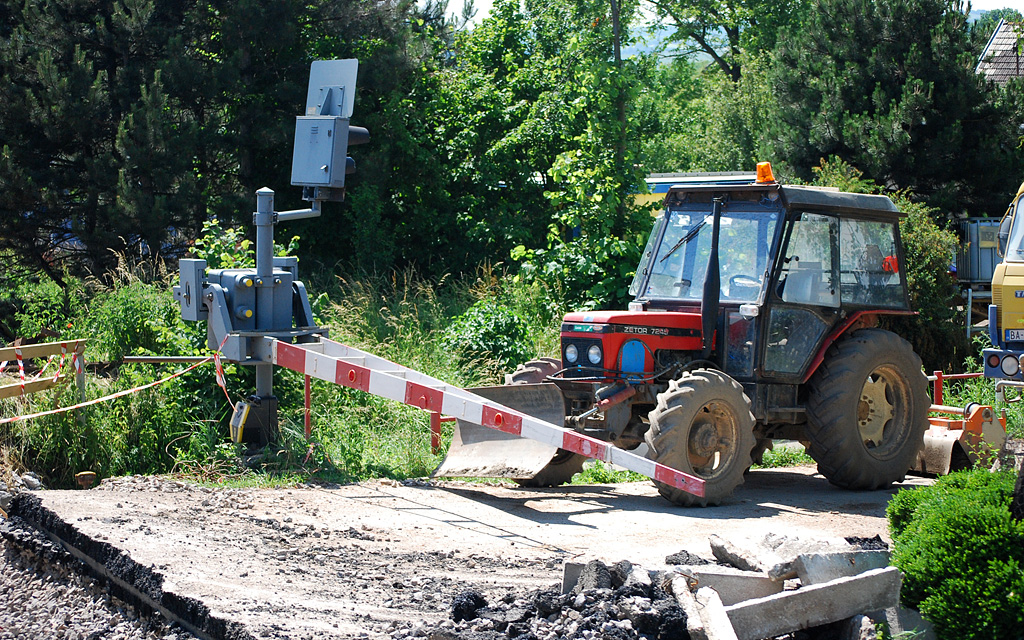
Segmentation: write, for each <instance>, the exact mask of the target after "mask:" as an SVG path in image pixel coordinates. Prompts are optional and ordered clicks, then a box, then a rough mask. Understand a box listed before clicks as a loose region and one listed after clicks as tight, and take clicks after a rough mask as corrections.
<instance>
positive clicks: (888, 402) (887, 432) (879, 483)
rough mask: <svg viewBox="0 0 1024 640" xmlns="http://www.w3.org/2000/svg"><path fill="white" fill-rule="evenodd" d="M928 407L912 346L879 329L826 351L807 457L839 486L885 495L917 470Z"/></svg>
mask: <svg viewBox="0 0 1024 640" xmlns="http://www.w3.org/2000/svg"><path fill="white" fill-rule="evenodd" d="M929 404H930V403H929V401H928V382H927V379H926V378H925V376H924V373H923V372H922V371H921V358H919V357H918V356H917V354H916V353H914V349H913V348H912V347H911V346H910V343H908V342H907V341H906V340H904V339H903V338H901V337H899V336H897V335H896V334H894V333H891V332H889V331H884V330H882V329H861V330H860V331H856V332H854V333H853V334H852V335H851V336H850V337H848V338H845V339H843V340H840V341H839V342H837V343H835V344H834V345H832V346H831V347H829V349H828V352H827V353H826V355H825V360H824V362H822V364H821V366H820V367H819V368H818V370H817V371H816V372H815V373H814V376H813V377H812V378H811V380H810V394H809V397H808V400H807V438H808V440H810V447H809V448H808V453H809V454H810V455H811V457H812V458H814V459H815V461H817V463H818V471H820V472H821V474H822V475H823V476H825V477H826V478H828V481H829V482H831V483H832V484H834V485H837V486H840V487H843V488H846V489H855V490H864V489H881V488H883V487H887V486H889V485H890V484H892V483H893V482H896V481H899V480H902V479H903V477H904V476H905V475H906V473H907V471H908V470H909V469H910V468H911V466H913V464H914V460H915V458H916V457H917V452H918V450H919V449H920V448H921V446H922V443H923V441H924V432H925V431H926V430H927V429H928V406H929Z"/></svg>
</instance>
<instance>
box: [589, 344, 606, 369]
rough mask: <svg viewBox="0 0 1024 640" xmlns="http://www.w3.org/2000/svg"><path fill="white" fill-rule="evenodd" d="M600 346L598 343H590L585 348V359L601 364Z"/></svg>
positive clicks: (591, 362)
mask: <svg viewBox="0 0 1024 640" xmlns="http://www.w3.org/2000/svg"><path fill="white" fill-rule="evenodd" d="M601 356H602V354H601V347H600V346H599V345H596V344H593V345H590V348H589V349H587V360H590V364H601Z"/></svg>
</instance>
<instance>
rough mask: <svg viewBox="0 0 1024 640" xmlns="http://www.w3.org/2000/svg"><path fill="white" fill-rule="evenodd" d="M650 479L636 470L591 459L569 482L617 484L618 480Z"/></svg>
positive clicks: (637, 480)
mask: <svg viewBox="0 0 1024 640" xmlns="http://www.w3.org/2000/svg"><path fill="white" fill-rule="evenodd" d="M647 480H650V478H648V477H647V476H645V475H641V474H639V473H637V472H635V471H628V470H621V471H620V470H618V469H613V468H612V467H611V465H606V464H605V463H603V462H601V461H600V460H591V461H590V462H588V463H586V464H585V465H584V466H583V471H580V472H579V473H577V474H576V475H574V476H573V477H572V480H570V481H569V484H615V483H618V482H644V481H647Z"/></svg>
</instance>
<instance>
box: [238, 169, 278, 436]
mask: <svg viewBox="0 0 1024 640" xmlns="http://www.w3.org/2000/svg"><path fill="white" fill-rule="evenodd" d="M252 223H253V225H254V226H255V227H256V329H257V331H271V330H273V329H275V328H276V327H273V326H271V325H272V323H273V317H274V191H273V190H272V189H268V188H266V187H263V188H262V189H260V190H259V191H257V192H256V213H254V214H253V216H252ZM265 342H266V341H264V340H252V342H251V344H252V348H253V350H254V351H255V352H256V353H254V354H253V355H254V356H255V357H256V358H257V359H259V360H262V361H263V362H262V363H261V364H257V365H256V401H257V403H258V404H256V406H254V407H253V408H252V410H251V411H250V415H249V426H248V428H246V429H245V431H244V434H245V437H244V439H245V442H246V444H249V445H255V446H256V447H263V446H266V445H267V444H269V443H271V442H274V441H275V440H276V439H277V398H275V397H274V365H272V364H270V363H269V362H267V361H268V360H269V355H270V354H269V353H263V351H264V350H265V348H266V345H265Z"/></svg>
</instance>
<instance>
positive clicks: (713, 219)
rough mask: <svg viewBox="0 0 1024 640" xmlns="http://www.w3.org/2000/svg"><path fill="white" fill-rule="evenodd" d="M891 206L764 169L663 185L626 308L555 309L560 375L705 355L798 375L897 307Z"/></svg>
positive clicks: (743, 374) (752, 371)
mask: <svg viewBox="0 0 1024 640" xmlns="http://www.w3.org/2000/svg"><path fill="white" fill-rule="evenodd" d="M899 215H900V214H899V212H898V211H897V209H896V208H895V206H894V205H893V204H892V201H890V200H889V199H888V198H886V197H884V196H876V195H866V194H852V193H840V192H838V191H836V190H828V189H819V188H811V187H799V186H782V185H779V184H778V183H776V182H774V181H770V182H760V181H752V182H750V183H748V184H745V185H737V184H729V185H724V186H723V185H714V184H711V185H708V184H700V185H688V184H680V185H675V186H673V187H671V188H670V189H669V191H668V194H667V197H666V199H665V208H664V210H663V212H662V213H661V215H660V216H659V217H658V219H657V221H656V222H655V224H654V229H653V231H652V233H651V235H650V238H649V240H648V243H647V246H646V248H645V250H644V253H643V256H642V258H641V262H640V265H639V266H638V268H637V271H636V275H635V277H634V279H633V282H632V285H631V288H630V293H631V294H632V295H633V296H634V301H633V302H631V303H630V305H629V310H628V311H622V312H614V311H612V312H608V311H606V312H589V313H572V314H569V315H568V316H566V319H565V322H564V324H563V331H562V342H563V344H562V346H563V353H562V355H563V358H562V359H563V363H562V364H563V365H564V367H565V372H564V375H565V377H567V378H591V379H593V378H595V377H599V376H602V375H603V376H605V377H607V378H608V379H616V380H623V381H627V380H629V379H630V378H633V379H639V378H643V379H648V380H653V379H657V378H659V377H665V376H667V377H673V376H675V375H678V373H679V372H680V371H681V370H684V369H686V368H692V366H693V365H694V364H700V363H703V364H707V365H709V366H710V365H713V366H715V367H716V368H718V369H721V370H722V371H724V372H726V373H728V374H729V375H730V376H732V377H733V378H735V379H736V380H738V381H740V382H744V383H747V382H753V381H755V380H772V381H779V382H782V383H801V382H804V381H806V379H807V378H808V377H809V376H810V375H811V374H812V373H813V370H814V367H815V366H816V364H817V362H820V359H819V358H818V356H819V355H820V354H821V352H822V350H823V349H824V348H825V347H827V345H828V343H829V342H830V341H831V340H832V339H834V338H835V337H837V336H838V333H842V331H843V329H845V328H846V327H849V326H850V324H852V323H854V322H857V321H858V320H860V322H861V323H862V324H864V323H873V322H874V320H875V317H876V316H877V314H879V313H909V301H908V298H907V290H906V283H905V278H904V275H903V270H902V247H901V245H900V237H899V227H898V224H897V223H898V217H899ZM716 236H717V237H716ZM864 316H871V317H867V318H865V317H864ZM595 335H599V336H601V340H600V341H598V342H596V343H595V341H594V340H595ZM619 338H622V339H619ZM581 341H582V342H581ZM595 344H596V348H595ZM641 360H642V362H641ZM755 413H756V412H755Z"/></svg>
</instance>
